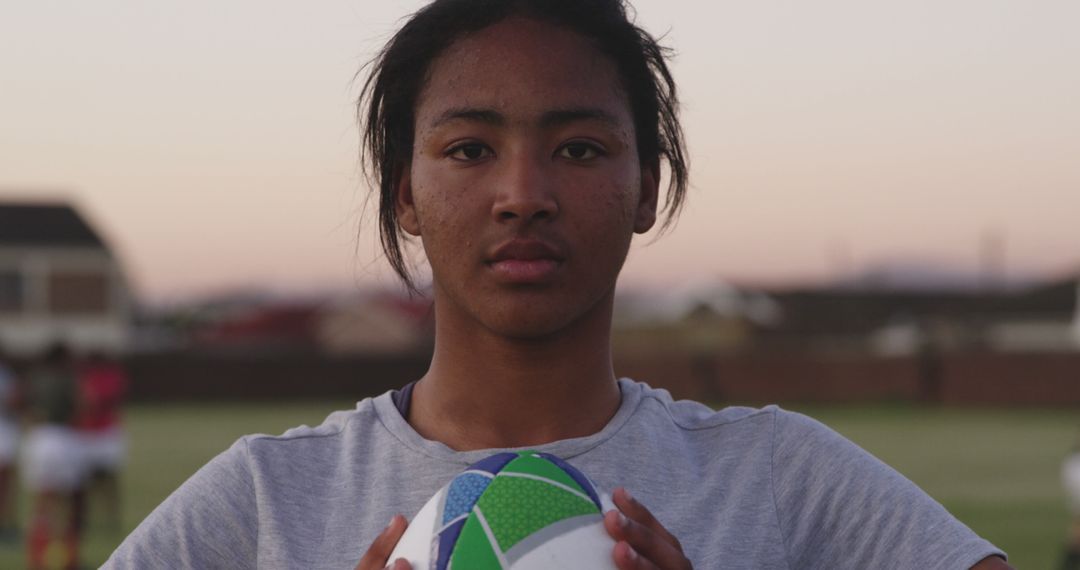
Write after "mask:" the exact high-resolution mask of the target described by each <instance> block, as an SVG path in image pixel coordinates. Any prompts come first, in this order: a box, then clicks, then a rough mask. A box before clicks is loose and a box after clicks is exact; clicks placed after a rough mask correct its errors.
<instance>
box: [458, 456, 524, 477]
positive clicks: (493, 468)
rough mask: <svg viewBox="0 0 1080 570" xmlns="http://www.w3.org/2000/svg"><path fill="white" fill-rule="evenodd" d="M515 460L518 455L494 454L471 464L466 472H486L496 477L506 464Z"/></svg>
mask: <svg viewBox="0 0 1080 570" xmlns="http://www.w3.org/2000/svg"><path fill="white" fill-rule="evenodd" d="M517 458H518V454H516V453H496V454H495V455H492V456H490V457H485V458H484V459H481V460H480V461H477V462H476V463H473V464H472V465H470V466H469V468H468V469H467V470H466V471H487V472H488V473H491V474H492V475H497V474H498V473H499V471H502V468H503V467H506V464H507V463H510V462H511V461H513V460H515V459H517Z"/></svg>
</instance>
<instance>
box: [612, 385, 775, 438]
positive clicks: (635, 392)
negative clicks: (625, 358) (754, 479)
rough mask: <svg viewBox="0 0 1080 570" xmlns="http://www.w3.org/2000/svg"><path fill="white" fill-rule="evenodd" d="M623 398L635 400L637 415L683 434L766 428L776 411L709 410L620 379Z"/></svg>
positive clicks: (764, 409) (667, 393) (695, 403)
mask: <svg viewBox="0 0 1080 570" xmlns="http://www.w3.org/2000/svg"><path fill="white" fill-rule="evenodd" d="M620 387H621V388H622V390H623V393H624V395H627V394H629V396H630V397H631V398H633V399H636V400H638V408H639V409H638V410H637V412H638V413H639V414H645V415H649V416H661V417H665V418H667V419H668V420H670V421H671V423H672V424H674V425H675V426H677V427H678V428H680V429H683V430H686V431H699V430H710V429H715V428H721V427H724V426H731V425H735V424H739V423H743V422H747V421H748V420H749V423H753V424H761V425H767V424H771V423H772V421H773V420H772V417H773V415H775V414H776V413H777V412H780V411H782V410H780V408H778V407H776V406H766V407H763V408H753V407H747V406H728V407H724V408H719V409H717V408H713V407H711V406H709V405H707V404H705V403H702V402H698V401H694V400H676V399H674V398H672V396H671V393H669V392H668V391H667V390H664V389H662V388H653V387H651V386H649V385H648V384H646V383H644V382H638V381H634V380H630V379H626V378H624V379H623V380H621V381H620Z"/></svg>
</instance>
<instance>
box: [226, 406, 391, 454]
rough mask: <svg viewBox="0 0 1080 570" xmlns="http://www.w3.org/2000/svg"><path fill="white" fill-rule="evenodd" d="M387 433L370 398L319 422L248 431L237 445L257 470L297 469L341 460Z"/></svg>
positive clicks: (380, 439) (377, 442) (370, 445)
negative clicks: (272, 430) (275, 432)
mask: <svg viewBox="0 0 1080 570" xmlns="http://www.w3.org/2000/svg"><path fill="white" fill-rule="evenodd" d="M380 397H381V396H380ZM385 435H386V430H385V429H382V420H381V418H380V417H379V414H378V413H377V411H376V409H375V405H374V399H372V398H367V399H365V400H362V401H360V402H358V403H357V405H356V407H355V408H354V409H351V410H341V411H335V412H333V413H331V414H330V415H328V416H327V417H326V419H325V420H323V422H322V423H320V424H318V425H315V426H308V425H301V426H297V427H294V428H291V429H288V430H286V431H285V432H284V433H282V434H280V435H269V434H252V435H247V436H244V437H242V438H241V439H240V441H239V442H238V443H237V445H238V446H241V447H242V449H243V454H244V457H245V460H246V461H247V462H248V463H249V468H250V469H251V470H252V471H253V472H255V473H258V472H263V471H267V470H270V471H271V472H272V471H275V470H277V469H287V470H288V471H290V472H295V471H296V470H297V469H317V468H320V467H326V466H327V465H328V464H333V463H338V462H340V461H342V460H344V459H345V458H347V457H348V456H349V455H350V453H352V452H355V451H356V450H357V449H361V448H365V449H366V448H369V447H372V446H377V445H379V444H380V442H382V441H383V439H384V437H385Z"/></svg>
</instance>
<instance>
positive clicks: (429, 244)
mask: <svg viewBox="0 0 1080 570" xmlns="http://www.w3.org/2000/svg"><path fill="white" fill-rule="evenodd" d="M415 117H416V132H415V145H414V147H413V158H412V162H411V164H410V165H408V167H407V169H406V172H405V173H403V176H402V180H401V184H400V185H399V187H398V201H397V204H398V219H399V222H400V224H401V226H402V228H403V229H404V230H405V231H406V232H408V233H410V234H412V235H416V236H419V237H420V238H421V241H422V242H423V245H424V250H425V252H426V254H427V258H428V261H429V263H430V265H431V269H432V274H433V279H434V289H435V302H436V306H437V310H438V314H439V318H440V319H446V318H449V319H456V320H455V322H456V323H459V324H461V325H462V326H471V325H479V326H481V327H484V328H485V329H487V330H489V331H492V332H495V333H497V334H499V335H503V336H507V337H513V338H536V337H543V336H547V335H551V334H554V333H557V332H559V331H560V330H562V329H564V328H565V327H568V326H571V325H573V324H574V323H576V322H578V321H579V320H581V319H582V318H585V317H587V316H588V315H600V317H598V318H609V317H607V316H605V315H607V314H608V312H607V311H608V308H609V307H610V300H611V296H612V295H613V291H614V286H615V280H616V278H617V276H618V273H619V270H620V269H621V267H622V264H623V261H624V259H625V258H626V254H627V251H628V249H629V246H630V240H631V237H632V235H633V234H634V233H635V232H638V233H641V232H645V231H647V230H648V229H649V228H650V227H652V225H653V223H654V221H655V217H656V216H655V213H656V199H657V185H658V183H657V178H658V174H657V171H656V169H657V166H656V165H642V164H641V163H640V161H639V160H638V154H637V148H636V144H635V138H634V124H633V120H632V116H631V112H630V107H629V102H628V99H627V97H626V95H625V94H624V93H623V90H622V88H621V86H620V83H619V79H618V76H617V73H616V70H615V67H614V65H613V64H612V63H611V62H610V61H609V60H608V59H607V58H606V57H605V56H603V55H602V54H601V53H600V52H598V51H597V50H596V49H595V48H593V47H592V46H591V45H590V44H589V42H588V40H586V39H585V38H583V37H581V36H579V35H577V34H575V33H574V32H571V31H567V30H564V29H561V28H557V27H554V26H552V25H550V24H545V23H540V22H536V21H532V20H527V19H521V18H512V19H508V20H505V21H503V22H501V23H498V24H495V25H493V26H491V27H489V28H486V29H484V30H481V31H479V32H477V33H475V34H471V35H469V36H466V37H464V38H463V39H460V40H458V41H457V42H456V43H454V44H452V45H451V46H450V47H449V48H448V49H447V50H446V51H445V52H444V53H443V54H442V55H441V56H440V57H439V58H437V59H436V60H435V61H434V62H433V64H432V67H431V70H430V72H429V74H428V82H427V84H426V86H425V87H424V89H423V90H422V91H421V93H420V97H419V99H418V103H417V107H416V113H415Z"/></svg>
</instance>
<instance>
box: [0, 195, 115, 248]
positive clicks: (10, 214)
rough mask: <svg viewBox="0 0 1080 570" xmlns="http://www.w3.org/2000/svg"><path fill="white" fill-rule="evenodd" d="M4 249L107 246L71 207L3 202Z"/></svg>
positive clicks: (0, 234)
mask: <svg viewBox="0 0 1080 570" xmlns="http://www.w3.org/2000/svg"><path fill="white" fill-rule="evenodd" d="M0 245H60V246H96V247H104V245H105V244H104V243H103V242H102V241H101V237H99V236H98V234H97V233H96V232H94V230H93V228H91V227H90V225H89V224H87V223H86V220H85V219H83V217H82V216H80V215H79V213H78V212H77V211H75V209H74V208H73V207H71V206H69V205H66V204H33V203H4V202H0Z"/></svg>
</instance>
